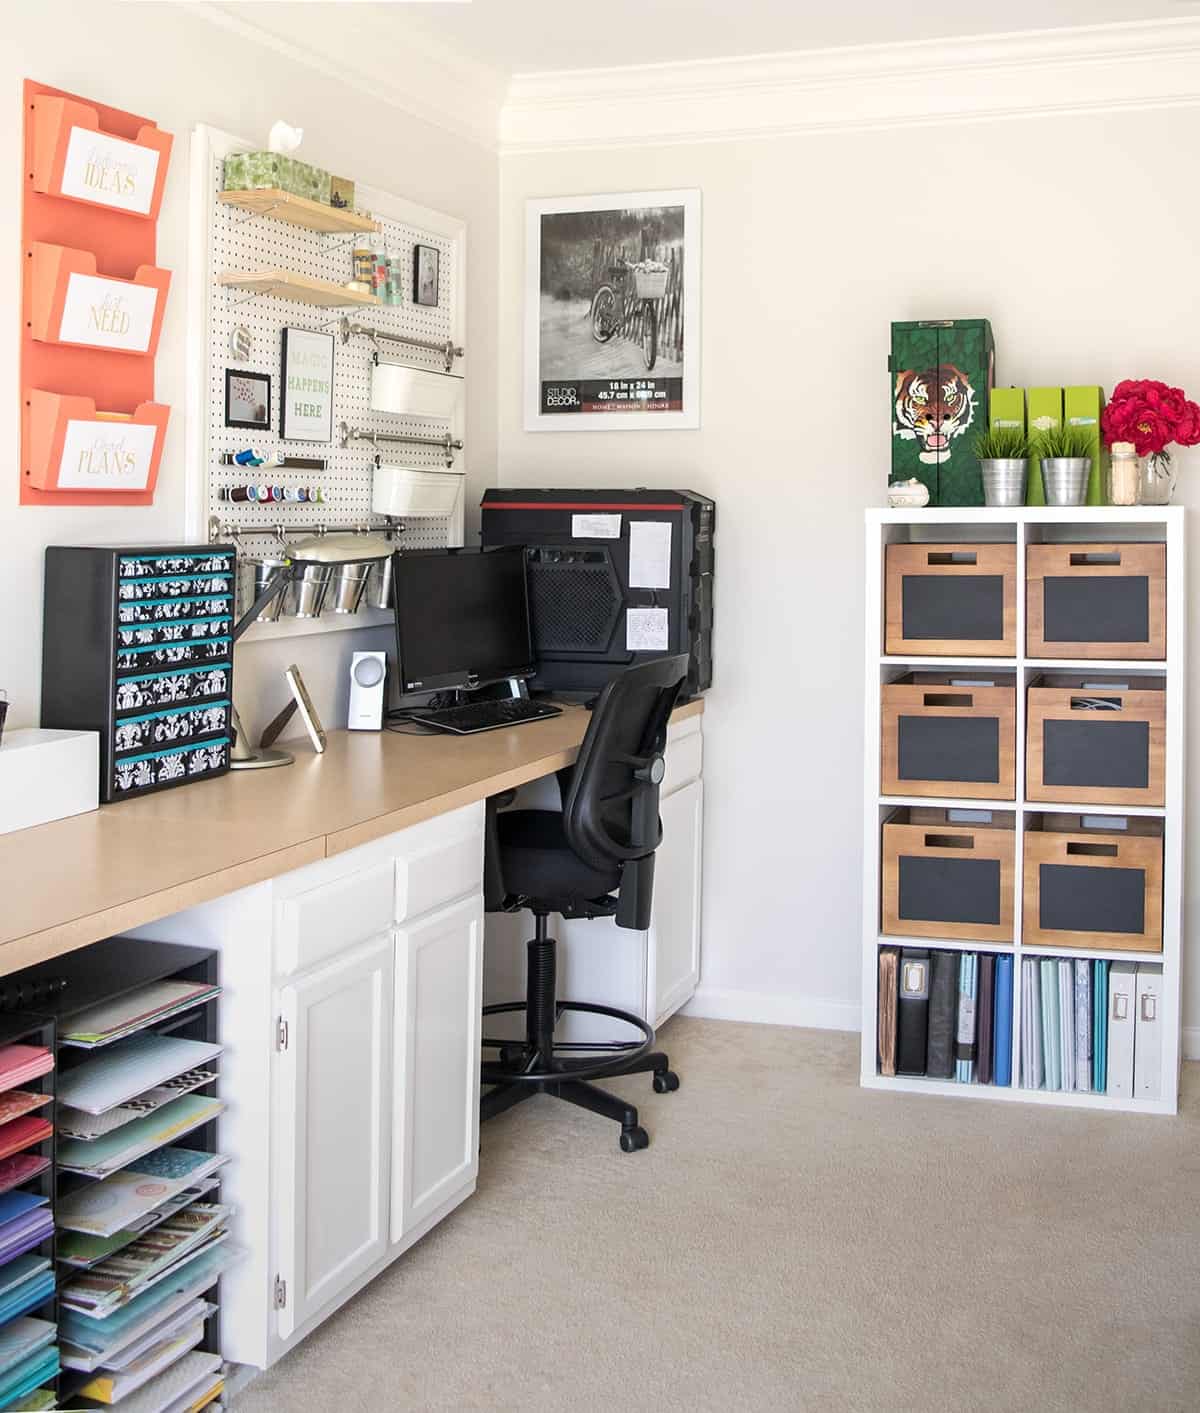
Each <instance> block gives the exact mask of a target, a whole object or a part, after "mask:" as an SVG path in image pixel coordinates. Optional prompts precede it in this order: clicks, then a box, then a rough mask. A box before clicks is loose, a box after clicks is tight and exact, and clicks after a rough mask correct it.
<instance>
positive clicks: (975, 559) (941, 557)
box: [925, 550, 979, 564]
mask: <svg viewBox="0 0 1200 1413" xmlns="http://www.w3.org/2000/svg"><path fill="white" fill-rule="evenodd" d="M925 562H926V563H927V564H978V563H979V556H978V555H977V554H976V553H975V551H974V550H949V551H947V550H930V551H929V553H928V555H926V557H925Z"/></svg>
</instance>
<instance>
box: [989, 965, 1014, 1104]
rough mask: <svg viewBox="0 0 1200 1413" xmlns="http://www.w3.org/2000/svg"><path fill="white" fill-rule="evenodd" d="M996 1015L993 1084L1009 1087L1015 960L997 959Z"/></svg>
mask: <svg viewBox="0 0 1200 1413" xmlns="http://www.w3.org/2000/svg"><path fill="white" fill-rule="evenodd" d="M995 988H996V1015H995V1020H994V1022H993V1025H992V1050H993V1055H994V1059H993V1064H992V1075H993V1079H992V1083H993V1084H998V1085H1002V1086H1004V1087H1007V1086H1009V1085H1011V1084H1012V1051H1013V1033H1012V1017H1013V959H1012V958H1011V957H1010V956H1006V955H1003V954H1001V955H998V956H997V957H996V980H995Z"/></svg>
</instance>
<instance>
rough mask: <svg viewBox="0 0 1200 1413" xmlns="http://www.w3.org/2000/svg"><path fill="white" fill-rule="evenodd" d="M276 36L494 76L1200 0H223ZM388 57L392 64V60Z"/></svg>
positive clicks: (1185, 7) (985, 29)
mask: <svg viewBox="0 0 1200 1413" xmlns="http://www.w3.org/2000/svg"><path fill="white" fill-rule="evenodd" d="M219 8H220V9H222V10H224V11H225V12H226V13H227V14H235V15H237V16H238V17H239V18H241V19H242V20H244V21H246V22H247V23H250V24H253V25H254V26H256V27H257V28H259V29H262V30H265V31H267V32H268V33H270V34H273V35H275V36H276V37H277V38H278V39H281V40H285V41H288V42H290V43H292V44H295V45H298V46H302V47H305V48H318V49H320V50H321V52H324V53H326V54H329V55H331V56H345V57H347V58H349V57H352V56H353V55H354V54H355V53H356V51H357V53H358V54H360V55H361V54H364V53H367V52H372V51H373V54H374V57H375V58H376V59H379V58H382V57H383V55H382V54H381V53H380V52H379V46H386V45H387V44H388V42H389V39H390V40H392V42H394V43H395V44H396V45H398V46H400V48H401V50H402V49H403V45H404V42H405V38H406V36H410V37H411V36H413V31H414V30H416V31H417V32H419V34H420V35H421V36H423V37H424V38H425V40H426V41H427V42H429V43H432V44H433V45H435V46H437V48H439V49H443V50H448V51H451V52H452V53H453V54H455V55H460V56H463V57H465V58H468V59H470V60H472V61H473V62H474V63H475V64H476V65H478V66H479V67H480V68H482V69H487V70H490V71H491V72H492V74H494V75H496V76H497V77H500V78H502V79H507V77H508V76H509V75H511V74H514V73H536V72H541V71H545V70H555V69H588V68H606V67H610V66H621V65H627V64H649V63H671V62H678V61H681V60H690V59H716V58H732V57H736V56H739V55H746V54H769V53H779V52H787V51H793V50H803V49H827V48H831V47H836V46H843V45H849V46H852V45H865V44H887V43H896V42H901V41H904V40H921V39H951V38H959V37H964V36H969V35H978V34H993V33H1012V32H1014V31H1019V30H1031V29H1054V28H1061V27H1066V26H1072V25H1092V24H1111V23H1114V22H1121V21H1132V20H1153V19H1162V18H1175V19H1178V18H1181V17H1184V16H1186V15H1189V14H1194V13H1196V12H1197V11H1198V10H1200V0H1138V3H1137V4H1134V3H1133V0H1004V3H1003V4H1000V3H993V4H989V5H984V4H980V3H978V0H923V3H922V4H921V5H919V6H913V5H910V4H909V3H907V0H840V3H838V4H828V3H820V4H818V3H815V0H595V2H594V3H593V0H391V3H372V0H368V2H367V3H356V4H349V3H345V0H343V3H332V0H309V2H308V3H300V2H299V0H223V3H221V4H220V5H219ZM388 58H389V60H390V61H391V62H393V63H394V62H395V60H394V56H391V55H389V56H388Z"/></svg>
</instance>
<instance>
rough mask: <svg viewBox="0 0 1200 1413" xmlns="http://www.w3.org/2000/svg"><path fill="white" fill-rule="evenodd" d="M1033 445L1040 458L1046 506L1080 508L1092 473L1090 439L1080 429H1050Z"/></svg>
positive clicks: (1085, 431) (1040, 434) (1082, 428)
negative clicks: (1078, 506) (1073, 506)
mask: <svg viewBox="0 0 1200 1413" xmlns="http://www.w3.org/2000/svg"><path fill="white" fill-rule="evenodd" d="M1035 445H1036V447H1037V452H1038V455H1039V456H1040V457H1041V458H1042V485H1043V486H1044V487H1045V489H1046V504H1047V505H1082V504H1083V503H1084V501H1085V500H1086V498H1087V486H1088V477H1089V476H1090V475H1091V473H1092V438H1091V434H1090V433H1089V432H1088V431H1087V429H1086V428H1084V427H1050V428H1049V429H1048V430H1046V431H1044V432H1039V433H1038V435H1037V437H1036V439H1035Z"/></svg>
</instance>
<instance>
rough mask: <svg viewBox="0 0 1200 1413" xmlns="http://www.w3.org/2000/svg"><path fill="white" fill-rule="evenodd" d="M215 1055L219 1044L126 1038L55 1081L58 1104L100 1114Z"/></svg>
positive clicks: (168, 1038) (161, 1037)
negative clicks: (56, 1082)
mask: <svg viewBox="0 0 1200 1413" xmlns="http://www.w3.org/2000/svg"><path fill="white" fill-rule="evenodd" d="M220 1053H221V1047H220V1045H217V1044H213V1043H209V1042H206V1041H202V1040H181V1039H179V1038H178V1037H177V1036H173V1035H153V1034H147V1035H132V1036H130V1037H129V1038H128V1039H126V1040H118V1041H116V1043H115V1044H113V1045H112V1046H110V1047H108V1048H107V1049H105V1050H104V1051H103V1052H102V1053H100V1054H98V1055H95V1056H93V1057H90V1058H89V1059H86V1060H84V1061H83V1062H82V1063H81V1064H79V1065H77V1066H76V1067H75V1068H74V1069H72V1070H68V1071H66V1072H65V1073H64V1074H61V1075H60V1076H59V1080H58V1102H59V1103H60V1104H67V1105H69V1106H70V1107H71V1108H73V1109H84V1110H86V1111H87V1112H88V1113H89V1114H103V1113H105V1112H107V1110H109V1109H115V1108H116V1106H117V1105H118V1104H124V1103H126V1102H127V1101H128V1100H130V1099H133V1098H136V1097H137V1095H139V1094H142V1093H144V1092H145V1091H146V1090H147V1089H153V1088H154V1086H155V1085H158V1084H162V1083H164V1082H165V1081H166V1080H168V1079H173V1078H174V1077H175V1076H176V1075H179V1074H183V1073H184V1072H185V1071H186V1070H191V1069H195V1068H196V1067H197V1066H199V1065H203V1064H206V1063H207V1062H208V1061H209V1060H211V1059H213V1058H215V1057H216V1056H217V1055H219V1054H220Z"/></svg>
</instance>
